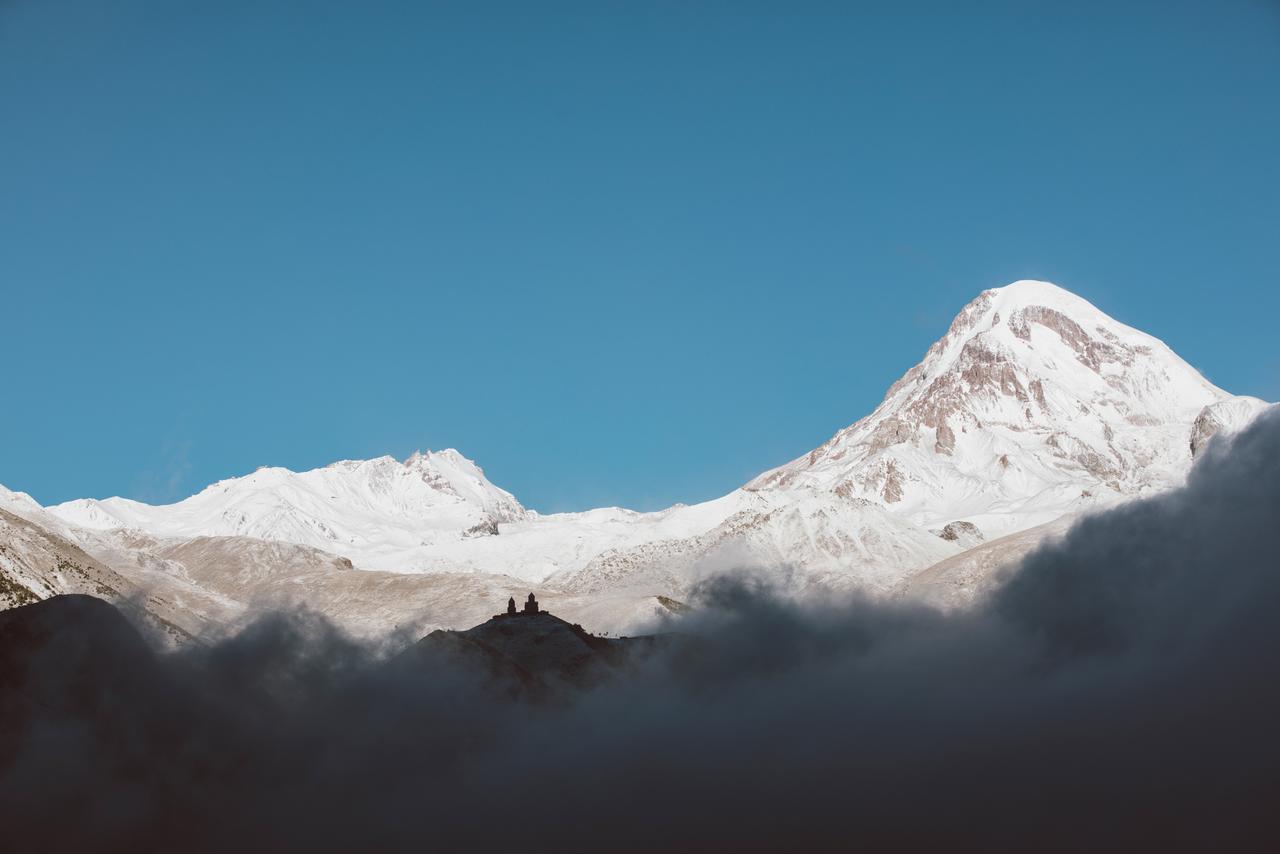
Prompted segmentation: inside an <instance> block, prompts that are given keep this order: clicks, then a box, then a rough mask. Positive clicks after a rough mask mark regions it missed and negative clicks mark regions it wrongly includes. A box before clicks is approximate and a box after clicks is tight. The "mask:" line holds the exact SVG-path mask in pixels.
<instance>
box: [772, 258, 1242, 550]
mask: <svg viewBox="0 0 1280 854" xmlns="http://www.w3.org/2000/svg"><path fill="white" fill-rule="evenodd" d="M1264 406H1266V404H1265V403H1264V402H1263V401H1260V400H1257V399H1256V398H1247V397H1235V396H1233V395H1230V394H1228V393H1227V392H1224V391H1223V390H1222V389H1219V388H1217V387H1215V386H1214V385H1212V384H1211V383H1210V382H1209V381H1208V380H1206V379H1205V378H1204V377H1202V376H1201V375H1200V374H1199V373H1198V372H1197V371H1196V370H1195V369H1194V368H1192V367H1191V366H1190V365H1188V364H1187V363H1186V362H1184V361H1183V360H1182V359H1180V358H1179V357H1178V356H1177V355H1176V354H1175V353H1174V352H1173V351H1172V350H1170V349H1169V348H1168V347H1166V346H1165V345H1164V344H1163V343H1162V342H1161V341H1159V340H1157V339H1155V338H1153V337H1151V336H1150V335H1147V334H1145V333H1143V332H1139V331H1138V330H1136V329H1132V328H1130V327H1128V326H1125V325H1124V324H1122V323H1119V322H1117V321H1115V320H1113V319H1112V318H1110V317H1108V316H1107V315H1105V314H1103V313H1102V312H1101V311H1099V310H1098V309H1097V308H1095V307H1094V306H1093V305H1091V304H1090V303H1088V302H1086V301H1085V300H1083V299H1081V298H1080V297H1078V296H1076V295H1074V294H1072V293H1069V292H1068V291H1065V290H1063V289H1062V288H1059V287H1057V286H1055V285H1051V284H1048V283H1046V282H1033V281H1020V282H1015V283H1013V284H1011V285H1008V286H1006V287H1003V288H995V289H992V290H988V291H984V292H983V293H982V294H980V295H979V296H978V298H977V299H975V300H974V301H973V302H971V303H969V304H968V305H967V306H965V307H964V309H963V310H962V311H961V312H960V314H959V315H958V316H957V317H956V318H955V320H954V321H953V322H952V324H951V328H950V329H949V330H948V331H947V334H946V335H945V336H944V337H943V338H942V339H941V340H939V341H938V342H937V343H935V344H934V345H933V346H932V347H930V348H929V351H928V352H927V353H926V354H925V357H924V360H923V361H922V362H920V364H918V365H916V366H915V367H914V368H912V369H911V370H910V371H908V372H907V373H906V374H905V375H904V376H903V377H902V378H901V379H900V380H898V381H897V382H896V383H894V385H893V386H892V387H891V388H890V389H889V392H888V394H887V395H886V396H885V399H884V401H883V402H882V403H881V404H880V406H879V407H877V408H876V410H875V411H874V412H873V413H871V414H870V415H868V416H867V417H866V418H863V419H862V420H860V421H858V422H857V423H855V424H853V425H852V426H850V427H847V428H845V429H844V430H841V431H840V432H838V433H837V434H836V435H835V436H834V437H832V439H831V440H830V441H828V442H827V443H826V444H824V445H823V446H822V447H820V448H817V449H815V450H813V451H811V452H810V453H808V454H806V455H805V456H803V457H800V458H799V459H797V460H794V461H792V462H790V463H788V464H786V465H784V466H781V467H780V468H777V469H774V470H772V471H770V472H767V473H765V474H763V475H761V476H760V477H758V478H756V479H755V480H753V481H752V482H751V483H749V484H748V485H747V489H750V490H756V491H762V492H769V491H774V490H802V491H816V492H834V493H836V494H838V495H847V496H859V497H863V498H867V499H869V500H872V501H876V502H877V503H880V504H882V505H884V506H885V507H886V508H888V509H889V510H891V511H892V512H894V513H895V514H898V515H901V516H903V517H904V518H906V519H908V520H909V521H911V522H913V523H915V524H917V525H920V526H922V527H925V528H942V527H943V526H945V525H946V524H948V523H950V522H954V521H957V520H962V521H967V522H969V523H971V524H973V525H976V527H977V529H978V531H979V532H980V533H981V534H982V535H983V536H985V537H991V536H1000V535H1004V534H1008V533H1012V532H1015V531H1019V530H1023V529H1026V528H1029V527H1032V526H1034V525H1038V524H1041V523H1044V522H1048V521H1050V520H1052V519H1055V518H1058V517H1060V516H1062V515H1063V514H1065V513H1072V512H1079V511H1080V510H1084V509H1087V508H1089V507H1093V506H1096V505H1098V504H1105V503H1109V502H1112V501H1115V500H1119V499H1124V498H1129V497H1134V496H1138V495H1142V494H1146V493H1149V492H1153V491H1159V490H1164V489H1168V488H1170V487H1173V486H1176V485H1177V484H1179V483H1181V482H1182V480H1183V479H1184V478H1185V476H1186V473H1187V470H1188V468H1189V467H1190V465H1191V461H1192V456H1193V453H1192V452H1193V450H1194V448H1195V447H1197V446H1198V444H1200V443H1202V442H1203V441H1205V440H1207V438H1208V436H1209V435H1211V434H1212V433H1213V432H1214V431H1216V430H1218V429H1222V428H1226V429H1235V428H1238V427H1240V426H1242V425H1243V424H1244V423H1247V422H1248V421H1249V420H1250V419H1251V418H1252V417H1253V415H1256V414H1257V412H1258V411H1259V410H1260V409H1261V408H1262V407H1264Z"/></svg>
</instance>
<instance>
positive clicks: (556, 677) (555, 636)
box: [399, 611, 663, 698]
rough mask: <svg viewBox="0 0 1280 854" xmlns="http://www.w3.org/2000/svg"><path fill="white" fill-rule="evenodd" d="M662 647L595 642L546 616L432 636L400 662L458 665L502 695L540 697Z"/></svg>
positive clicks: (510, 618) (641, 640)
mask: <svg viewBox="0 0 1280 854" xmlns="http://www.w3.org/2000/svg"><path fill="white" fill-rule="evenodd" d="M662 642H663V641H662V639H661V638H658V637H654V636H646V637H638V638H625V637H624V638H605V637H599V636H597V635H593V634H591V633H590V632H588V631H586V630H585V629H584V628H582V626H580V625H577V624H571V623H569V622H568V621H566V620H562V619H560V618H559V617H556V616H554V615H552V614H549V613H547V612H545V611H543V612H540V613H534V614H524V613H521V614H511V615H507V614H503V615H500V616H496V617H494V618H493V619H491V620H488V621H487V622H484V623H481V624H480V625H478V626H475V627H473V628H470V629H467V630H466V631H460V632H453V631H444V630H438V631H434V632H432V633H431V634H429V635H427V636H426V637H424V638H423V639H422V640H420V641H418V643H417V644H415V645H414V646H413V647H411V648H410V649H408V650H406V651H405V653H403V654H402V655H401V657H400V661H399V663H400V664H401V665H407V664H409V663H411V662H416V663H418V664H425V665H428V666H429V665H431V664H433V663H442V662H443V663H447V662H450V661H455V662H461V663H463V664H464V665H465V666H466V667H467V668H468V669H470V670H472V671H474V672H477V673H484V674H486V676H487V677H488V678H490V679H491V680H492V681H493V683H494V684H495V685H496V686H498V687H500V688H503V689H504V690H507V691H514V692H517V693H520V694H523V695H525V696H529V697H531V698H542V697H546V696H548V695H549V694H551V693H554V692H555V691H556V690H558V689H562V688H566V687H578V688H583V687H589V686H591V685H595V684H598V683H599V682H601V681H603V680H605V679H607V678H609V677H610V676H611V675H613V674H616V673H617V672H619V671H620V670H622V669H624V668H625V667H626V666H628V665H629V664H631V663H633V662H634V661H635V660H636V657H637V656H641V655H643V654H644V653H645V652H647V651H650V650H652V649H653V648H654V647H655V646H656V645H658V644H660V643H662Z"/></svg>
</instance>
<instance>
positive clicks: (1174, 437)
mask: <svg viewBox="0 0 1280 854" xmlns="http://www.w3.org/2000/svg"><path fill="white" fill-rule="evenodd" d="M1267 406H1268V404H1266V403H1265V402H1263V401H1260V400H1258V399H1256V398H1249V397H1242V396H1235V395H1231V394H1229V393H1227V392H1225V391H1223V390H1222V389H1219V388H1217V387H1216V386H1214V385H1213V384H1212V383H1210V382H1209V381H1208V380H1206V379H1205V378H1204V377H1202V376H1201V375H1200V374H1199V373H1198V372H1197V371H1195V369H1194V368H1192V367H1191V366H1190V365H1188V364H1187V363H1186V362H1185V361H1183V360H1182V359H1181V358H1179V357H1178V356H1177V354H1176V353H1174V352H1173V351H1172V350H1171V349H1170V348H1168V347H1167V346H1166V345H1164V344H1163V343H1162V342H1160V341H1159V340H1158V339H1156V338H1154V337H1152V336H1150V335H1148V334H1146V333H1144V332H1141V331H1139V330H1137V329H1134V328H1132V327H1129V326H1126V325H1125V324H1122V323H1120V322H1119V321H1116V320H1114V319H1112V318H1110V317H1108V316H1107V315H1106V314H1105V313H1103V312H1102V311H1100V310H1099V309H1097V308H1096V307H1095V306H1093V305H1092V304H1090V303H1088V302H1087V301H1086V300H1083V299H1082V298H1080V297H1078V296H1076V295H1074V294H1071V293H1070V292H1069V291H1066V290H1064V289H1062V288H1059V287H1057V286H1056V285H1052V284H1049V283H1045V282H1036V281H1030V280H1024V281H1019V282H1015V283H1013V284H1011V285H1006V286H1004V287H1002V288H992V289H988V290H985V291H983V292H982V293H980V294H979V295H978V296H977V297H976V298H975V299H973V300H971V301H970V302H969V303H968V304H966V305H965V306H964V307H963V308H962V309H961V311H960V312H959V313H958V314H957V315H956V317H955V319H954V320H953V321H952V322H951V324H950V325H949V327H948V329H947V332H946V333H945V334H944V335H943V337H942V338H940V339H939V340H938V341H936V342H935V343H934V344H933V345H932V346H931V347H930V348H929V349H928V350H927V352H926V353H925V355H924V358H923V359H922V360H921V361H920V362H919V363H917V364H916V365H915V366H913V367H912V368H910V369H909V370H908V371H907V372H906V373H904V374H903V375H902V377H901V378H900V379H899V380H898V381H897V382H895V383H894V384H893V385H892V386H891V387H890V388H889V390H888V391H887V393H886V395H885V397H884V399H883V400H882V402H881V403H880V405H879V406H877V407H876V409H875V410H873V411H872V412H871V413H869V414H868V415H866V416H865V417H863V418H860V419H858V420H857V421H855V422H854V423H853V424H851V425H849V426H847V427H845V428H843V429H841V430H839V431H837V432H836V433H835V434H834V435H833V436H832V438H831V439H830V440H828V441H827V442H825V443H824V444H822V445H820V446H819V447H817V448H815V449H813V450H812V451H810V452H809V453H808V454H805V455H803V456H801V457H797V458H796V459H794V460H792V461H790V462H788V463H784V464H783V465H781V466H778V467H775V468H773V469H770V470H768V471H765V472H763V473H762V474H761V475H759V476H757V477H756V478H753V479H752V480H751V481H749V482H747V483H746V484H744V485H743V486H742V487H741V488H739V489H735V490H733V491H732V492H730V493H728V494H727V495H725V496H722V497H720V498H717V499H713V500H711V501H706V502H701V503H698V504H691V505H675V506H673V507H670V508H667V509H665V510H661V511H656V512H649V513H640V512H636V511H631V510H626V509H623V508H598V509H595V510H588V511H583V512H580V513H558V514H547V515H542V514H538V513H536V512H534V511H531V510H528V509H526V508H525V507H524V506H523V505H521V503H520V502H519V501H518V500H517V499H516V498H515V496H513V495H512V494H511V493H509V492H507V491H505V490H503V489H501V488H500V487H497V486H495V485H494V484H493V483H491V482H490V481H489V480H488V478H487V477H486V476H485V475H484V472H483V470H482V469H481V468H480V467H479V466H478V465H476V464H475V463H474V462H472V461H471V460H469V459H467V458H466V457H464V456H463V455H462V454H461V453H459V452H458V451H456V450H454V449H446V450H444V451H438V452H437V451H428V452H425V453H415V454H413V455H412V456H410V457H409V458H408V459H406V460H404V461H403V462H401V461H397V460H395V459H393V458H391V457H386V456H384V457H378V458H375V459H372V460H342V461H338V462H335V463H331V464H330V465H327V466H324V467H321V468H317V469H312V470H309V471H305V472H291V471H289V470H287V469H282V468H271V467H264V468H260V469H258V470H257V471H255V472H253V473H251V474H249V475H246V476H243V477H239V478H228V479H224V480H221V481H218V482H217V483H214V484H211V485H210V486H208V487H206V488H205V489H203V490H201V491H200V492H198V493H196V494H195V495H193V496H191V497H189V498H186V499H183V500H182V501H179V502H176V503H174V504H170V505H162V506H151V505H146V504H142V503H140V502H135V501H129V500H127V499H121V498H112V499H105V500H102V501H96V500H91V499H79V500H76V501H71V502H65V503H63V504H59V505H54V506H52V507H49V508H40V506H39V505H38V504H37V503H36V502H34V501H33V500H31V499H30V497H29V496H25V495H23V494H21V493H9V492H8V491H7V490H6V491H5V492H4V493H0V499H3V501H0V504H3V505H4V506H6V507H8V508H9V509H10V510H11V511H12V512H15V513H17V514H18V515H26V516H27V517H28V518H32V519H34V520H35V521H37V522H39V523H40V524H43V525H45V526H46V527H48V528H50V530H54V531H55V533H57V534H58V535H59V536H63V537H66V538H70V539H71V540H73V541H75V542H76V544H77V545H78V546H80V547H82V548H84V549H85V550H86V551H87V552H89V553H90V554H94V555H95V556H101V557H103V558H104V559H106V558H107V556H108V554H110V555H111V556H112V557H113V558H114V559H119V558H120V556H121V555H127V553H128V549H129V548H131V547H132V546H130V545H129V542H131V541H133V540H136V541H137V542H139V543H141V542H143V541H145V540H146V539H147V538H153V539H155V543H153V544H151V545H147V546H145V548H144V551H145V550H146V549H152V550H154V553H153V552H150V551H147V552H145V553H146V554H151V555H152V556H151V557H149V558H147V559H146V560H145V561H141V563H145V564H147V565H159V566H167V565H169V564H168V563H166V561H173V560H175V558H173V557H172V555H175V554H178V555H181V554H188V553H192V554H194V553H193V552H190V550H188V551H186V552H184V551H183V550H182V549H181V548H180V547H181V545H182V544H183V543H184V542H187V541H192V540H196V539H201V538H210V537H213V538H229V540H228V542H230V541H234V540H236V539H237V538H248V539H258V540H265V541H278V542H284V543H293V544H296V545H299V546H305V547H307V548H310V549H315V550H318V552H317V554H316V557H314V558H307V559H306V560H305V561H304V563H306V564H307V567H308V568H307V572H308V573H311V572H313V571H316V568H317V567H320V568H323V566H327V565H329V564H330V563H331V561H329V560H328V558H324V557H321V555H325V554H327V555H334V556H338V557H340V558H344V559H345V560H346V561H347V564H346V565H347V566H352V567H354V568H356V569H361V570H378V571H382V572H390V573H427V574H431V573H463V574H467V573H470V574H473V575H475V576H476V577H477V578H479V577H486V578H489V577H492V578H495V579H497V578H502V579H505V581H503V582H502V584H515V583H537V584H545V585H548V586H549V587H550V588H551V589H552V590H553V591H559V592H560V593H562V594H564V595H568V596H573V597H589V598H590V597H594V600H598V601H602V602H603V601H610V602H615V604H613V605H609V606H608V607H607V608H606V609H605V612H607V613H609V614H613V615H615V616H616V615H622V614H629V615H632V616H634V615H635V614H637V613H641V614H649V615H652V614H653V608H652V606H651V604H649V603H651V602H652V601H654V598H655V597H664V596H665V597H672V598H675V599H677V600H680V599H683V598H685V597H686V596H687V595H689V594H690V593H691V592H692V590H693V589H694V588H695V587H696V586H697V585H698V584H699V583H700V582H701V581H703V580H705V579H707V578H709V577H711V576H714V575H716V574H719V573H722V572H728V571H740V570H749V571H761V572H766V573H769V572H772V573H773V574H774V575H779V574H781V575H782V576H785V578H786V584H787V585H789V586H790V587H792V588H793V589H795V590H797V591H820V590H863V591H870V592H883V593H892V592H893V591H896V590H903V589H914V588H913V587H912V585H910V584H909V583H908V579H910V578H911V577H912V576H913V574H915V573H919V572H921V571H923V570H925V569H927V568H928V567H930V566H933V565H935V564H939V563H940V562H942V561H947V560H951V559H952V558H955V557H956V556H957V555H960V554H962V553H964V552H965V551H966V550H967V549H969V548H972V547H974V546H977V545H980V544H982V543H983V542H985V541H992V540H997V539H1000V538H1003V537H1008V536H1010V535H1012V534H1017V533H1019V532H1022V531H1030V530H1034V529H1042V530H1046V531H1047V530H1057V529H1058V528H1057V527H1054V526H1050V525H1049V523H1050V522H1054V521H1055V520H1059V519H1069V518H1074V517H1076V516H1078V515H1080V514H1083V513H1087V512H1089V511H1091V510H1094V509H1100V508H1104V507H1107V506H1111V505H1113V504H1115V503H1118V502H1121V501H1126V500H1129V499H1132V498H1136V497H1140V496H1143V495H1147V494H1151V493H1153V492H1158V491H1163V490H1165V489H1169V488H1172V487H1174V486H1177V485H1178V484H1179V483H1181V482H1182V480H1183V479H1184V478H1185V476H1186V472H1187V470H1188V469H1189V467H1190V465H1191V463H1192V461H1193V459H1194V458H1195V456H1196V455H1197V454H1198V452H1199V450H1200V449H1202V448H1203V447H1204V445H1205V443H1207V442H1208V441H1209V440H1210V439H1211V437H1212V436H1213V435H1214V434H1216V433H1218V432H1221V431H1232V430H1236V429H1239V428H1240V427H1242V426H1244V424H1246V423H1248V421H1249V420H1251V419H1252V418H1253V417H1254V416H1256V414H1257V413H1258V412H1259V411H1261V409H1263V408H1265V407H1267ZM1059 527H1060V526H1059ZM130 532H134V533H130ZM139 535H143V536H141V538H139ZM1025 541H1027V537H1023V538H1021V539H1019V540H1018V541H1017V542H1019V543H1024V542H1025ZM246 543H247V540H246ZM138 548H143V546H138ZM218 548H219V554H225V555H227V556H228V557H227V559H229V560H232V561H233V563H234V561H236V560H244V559H248V558H247V557H243V556H237V555H250V554H256V555H262V554H274V553H268V552H264V551H263V550H262V549H261V548H258V547H254V546H250V545H246V546H245V547H243V548H241V547H237V546H232V545H226V546H219V547H218ZM207 551H208V549H201V550H197V552H199V553H201V554H203V553H205V552H207ZM988 551H990V550H988ZM992 553H994V552H992ZM299 554H304V553H299ZM271 559H272V560H276V561H279V560H282V559H283V558H280V557H277V556H273V557H272V558H271ZM201 560H202V561H207V560H208V558H201ZM290 560H293V559H292V558H291V559H290ZM295 562H296V561H295ZM987 563H990V561H987V562H986V563H984V564H983V565H984V566H986V565H987ZM334 565H335V566H337V564H334ZM197 569H198V572H197V574H199V573H200V572H207V571H206V570H205V569H204V568H203V566H201V567H198V568H197ZM326 571H327V570H326ZM204 577H205V578H207V577H208V576H207V574H206V575H205V576H204ZM299 577H301V576H299ZM307 577H314V576H312V575H308V576H307ZM490 586H494V585H490ZM498 586H500V585H498ZM916 586H917V587H918V586H919V585H916ZM972 586H974V587H975V588H977V587H981V585H980V584H975V585H972ZM611 597H612V598H611ZM619 597H620V598H619ZM637 603H639V604H637ZM333 607H341V606H340V605H334V606H333ZM659 610H660V609H659ZM605 612H602V613H605ZM626 619H631V617H626ZM610 628H613V629H617V628H619V625H613V626H611V627H610Z"/></svg>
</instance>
